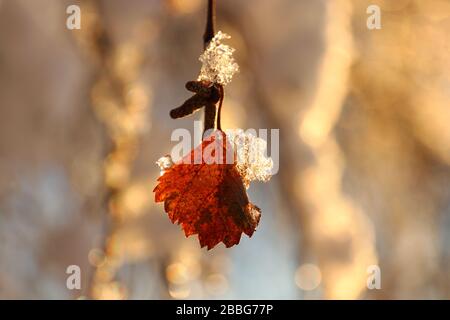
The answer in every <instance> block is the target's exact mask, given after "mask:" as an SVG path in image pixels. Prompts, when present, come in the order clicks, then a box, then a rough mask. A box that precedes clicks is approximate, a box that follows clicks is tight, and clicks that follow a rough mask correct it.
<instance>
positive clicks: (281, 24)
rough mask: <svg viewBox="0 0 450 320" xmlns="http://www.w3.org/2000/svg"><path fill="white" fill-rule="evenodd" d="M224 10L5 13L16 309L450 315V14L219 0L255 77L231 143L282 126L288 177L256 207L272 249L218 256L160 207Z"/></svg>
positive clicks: (243, 79) (1, 172) (400, 0)
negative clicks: (439, 304) (173, 115)
mask: <svg viewBox="0 0 450 320" xmlns="http://www.w3.org/2000/svg"><path fill="white" fill-rule="evenodd" d="M71 4H76V5H79V6H80V8H81V30H68V29H67V28H66V19H67V17H68V15H67V14H66V8H67V6H69V5H71ZM371 4H377V5H379V6H380V8H381V25H382V29H380V30H369V29H368V28H367V26H366V21H367V18H368V17H369V14H367V12H366V10H367V7H368V6H369V5H371ZM205 10H206V1H205V0H189V1H188V0H165V1H163V0H160V1H158V0H133V1H125V0H108V1H100V0H98V1H76V0H73V1H60V0H35V1H29V0H0V177H1V180H0V298H2V299H13V298H19V299H79V298H81V299H83V298H92V299H170V298H173V299H186V298H188V299H204V298H205V299H206V298H208V299H215V298H224V299H228V298H237V299H251V298H253V299H421V298H424V299H430V298H438V299H449V298H450V214H449V213H450V170H449V165H450V126H449V121H450V108H449V107H450V106H449V101H450V99H449V98H450V55H449V53H450V51H449V43H450V33H449V32H448V30H450V1H448V0H428V1H424V0H384V1H381V0H370V1H366V0H301V1H300V0H279V1H270V0H247V1H241V0H226V1H225V0H224V1H220V0H219V1H218V4H217V29H218V30H221V31H223V32H226V33H228V34H229V35H231V36H232V39H231V40H230V41H229V42H228V43H229V44H231V45H232V46H233V47H235V48H236V50H237V51H236V55H235V57H236V59H237V62H238V63H239V65H240V70H241V72H240V73H239V74H238V75H236V76H235V78H234V81H233V82H232V83H231V84H230V85H228V86H227V87H226V99H225V102H224V108H223V118H224V119H223V120H222V125H223V127H224V128H269V129H270V128H279V129H280V170H279V173H278V174H277V175H276V176H274V177H272V180H271V181H270V182H268V183H265V184H263V183H254V184H252V185H251V187H250V189H249V196H250V199H251V201H252V202H253V203H255V204H256V205H258V206H259V207H260V208H261V209H262V217H261V222H260V224H259V227H258V229H257V231H256V232H255V234H254V235H253V237H252V238H251V239H249V238H248V237H246V236H243V237H242V240H241V243H240V244H239V245H238V246H235V247H232V248H230V249H226V248H224V246H223V245H222V244H221V245H219V246H218V247H216V248H214V249H213V250H210V251H206V250H205V249H200V246H199V244H198V239H197V238H196V236H192V237H190V238H187V239H186V238H185V237H184V235H183V232H182V231H181V229H180V227H179V226H176V225H172V224H171V223H170V221H169V219H168V217H167V215H166V213H165V212H164V209H163V206H162V205H161V204H155V203H154V200H153V199H154V195H153V193H152V190H153V188H154V186H155V185H156V179H157V177H158V176H159V168H158V167H157V165H156V164H155V161H156V160H157V159H159V158H160V157H161V156H163V155H165V154H167V153H169V152H170V149H171V147H172V146H173V145H174V143H171V141H170V135H171V132H172V130H173V129H175V128H179V127H184V128H187V129H189V130H191V131H192V130H193V120H194V119H200V118H201V115H200V113H196V114H195V116H192V117H188V118H185V119H183V120H177V121H175V120H171V119H170V118H169V110H170V109H171V108H174V107H176V106H179V105H180V104H181V103H182V102H183V101H184V100H185V99H186V98H187V97H189V96H190V94H189V93H188V92H187V91H186V90H185V89H184V83H185V82H186V81H188V80H193V79H195V78H196V77H197V75H198V72H199V69H200V63H199V61H198V57H199V55H200V53H201V52H202V47H203V44H202V35H203V31H204V25H205ZM69 265H78V266H80V268H81V276H82V279H81V289H80V290H68V289H67V287H66V279H67V277H68V274H66V269H67V267H68V266H69ZM371 265H378V266H379V267H380V270H381V289H380V290H368V289H367V285H366V283H367V279H368V277H369V276H370V274H369V273H368V272H367V269H368V267H369V266H371Z"/></svg>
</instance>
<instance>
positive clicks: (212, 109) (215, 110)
mask: <svg viewBox="0 0 450 320" xmlns="http://www.w3.org/2000/svg"><path fill="white" fill-rule="evenodd" d="M215 29H216V0H208V9H207V12H206V27H205V33H204V34H203V47H204V48H205V49H206V47H207V46H208V44H209V42H210V41H211V40H212V38H214V35H215V34H216V31H215ZM219 92H220V102H219V107H217V106H216V105H215V104H208V105H206V106H205V126H204V131H203V133H205V132H206V131H207V130H209V129H214V128H217V129H219V130H222V128H221V125H220V111H221V109H222V102H223V97H224V92H223V87H222V85H219ZM216 120H217V121H216Z"/></svg>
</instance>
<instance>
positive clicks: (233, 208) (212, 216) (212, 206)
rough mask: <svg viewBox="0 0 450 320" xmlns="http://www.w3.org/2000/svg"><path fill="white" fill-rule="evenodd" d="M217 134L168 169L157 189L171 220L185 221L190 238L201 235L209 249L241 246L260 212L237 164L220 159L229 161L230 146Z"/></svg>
mask: <svg viewBox="0 0 450 320" xmlns="http://www.w3.org/2000/svg"><path fill="white" fill-rule="evenodd" d="M219 133H220V134H219V135H212V136H210V138H208V139H205V140H204V141H203V142H202V144H201V145H200V146H198V147H197V148H196V149H194V150H192V151H191V153H190V154H189V155H187V156H186V157H185V158H183V159H182V160H181V161H179V162H178V163H176V164H175V165H173V166H172V167H170V168H169V169H167V171H165V173H164V175H162V176H161V177H160V178H159V179H158V181H159V184H158V185H157V186H156V188H155V189H154V190H153V191H154V192H155V201H156V202H164V209H165V211H166V212H167V214H168V215H169V218H170V220H171V221H172V223H175V222H177V223H178V224H181V226H182V228H183V230H184V233H185V234H186V237H188V236H190V235H193V234H198V238H199V241H200V245H201V247H204V246H207V248H208V250H209V249H211V248H213V247H214V246H216V245H217V244H218V243H219V242H223V243H224V244H225V246H226V247H231V246H233V245H235V244H238V243H239V241H240V239H241V234H242V232H244V233H245V234H247V235H248V236H249V237H251V236H252V234H253V232H254V231H255V228H256V226H257V225H258V222H259V218H260V215H261V212H260V209H259V208H258V207H257V206H255V205H253V204H252V203H250V201H249V200H248V196H247V192H246V190H245V187H244V184H243V182H242V178H241V176H240V174H239V172H238V171H237V169H236V165H235V163H234V162H232V161H230V162H231V164H227V163H226V161H221V160H222V159H224V160H226V159H227V158H228V159H230V158H229V157H230V154H227V150H228V151H230V150H231V146H230V145H229V144H227V143H224V140H225V141H226V138H225V137H226V135H225V134H224V133H223V132H219ZM200 151H201V152H200ZM202 155H203V157H202ZM195 160H197V162H194V161H195Z"/></svg>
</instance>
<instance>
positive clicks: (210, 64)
mask: <svg viewBox="0 0 450 320" xmlns="http://www.w3.org/2000/svg"><path fill="white" fill-rule="evenodd" d="M230 38H231V37H230V36H229V35H227V34H226V33H223V32H222V31H219V32H217V33H216V35H215V36H214V38H212V40H211V41H210V42H209V44H208V47H207V48H206V50H205V51H204V52H203V53H202V55H201V56H200V58H199V60H200V61H201V62H202V68H201V70H200V75H199V76H198V79H197V80H198V81H203V80H206V81H210V82H215V83H218V84H221V85H227V84H228V83H230V82H231V79H232V78H233V75H234V74H235V73H236V72H238V71H239V66H238V64H237V63H236V61H235V60H234V58H233V52H234V51H235V50H234V49H233V48H232V47H230V46H228V45H226V44H223V43H221V41H222V40H224V39H230Z"/></svg>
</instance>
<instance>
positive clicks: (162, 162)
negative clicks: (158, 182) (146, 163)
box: [156, 155, 173, 175]
mask: <svg viewBox="0 0 450 320" xmlns="http://www.w3.org/2000/svg"><path fill="white" fill-rule="evenodd" d="M156 164H157V165H158V167H159V169H160V170H161V175H163V174H164V172H165V171H166V170H167V169H169V168H170V167H172V166H173V161H172V157H171V156H169V155H168V156H164V157H162V158H159V159H158V161H156Z"/></svg>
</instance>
